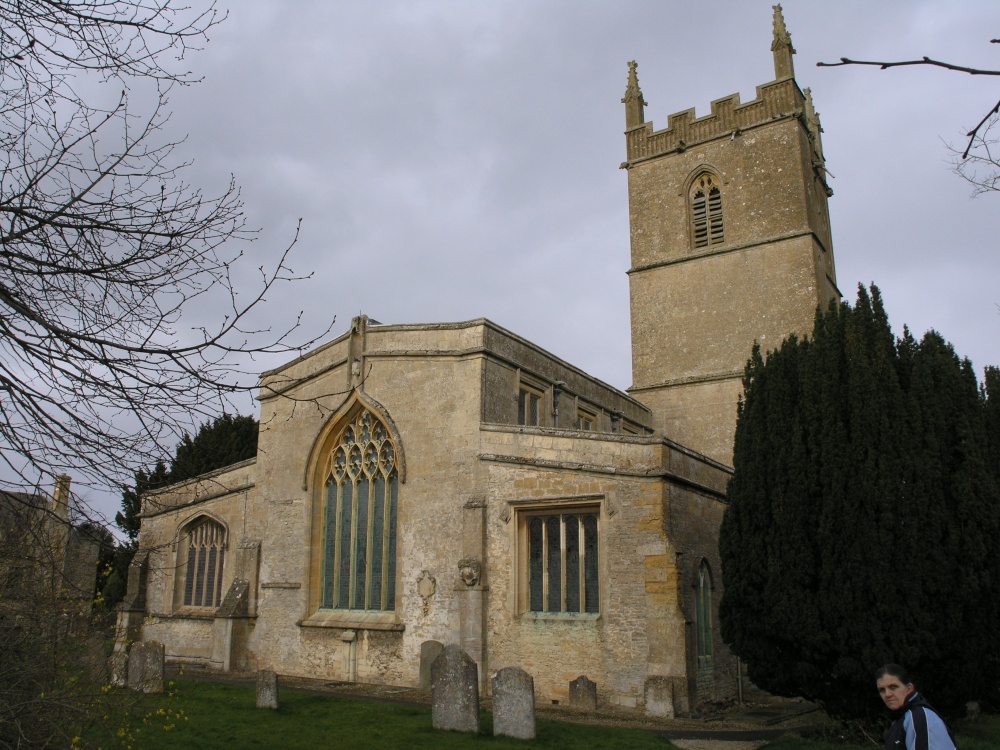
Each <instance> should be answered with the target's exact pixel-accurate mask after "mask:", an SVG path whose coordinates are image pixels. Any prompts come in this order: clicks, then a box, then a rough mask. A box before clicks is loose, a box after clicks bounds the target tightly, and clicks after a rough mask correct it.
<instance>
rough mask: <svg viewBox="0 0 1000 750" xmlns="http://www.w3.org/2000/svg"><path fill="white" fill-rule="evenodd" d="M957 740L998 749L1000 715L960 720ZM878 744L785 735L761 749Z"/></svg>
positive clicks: (973, 747)
mask: <svg viewBox="0 0 1000 750" xmlns="http://www.w3.org/2000/svg"><path fill="white" fill-rule="evenodd" d="M954 731H955V740H956V744H957V745H958V747H960V748H961V749H962V750H998V748H1000V716H980V717H979V718H978V719H976V720H975V721H964V722H958V723H957V724H956V725H955V726H954ZM875 739H877V740H879V742H878V744H874V743H871V742H869V743H866V744H857V743H851V744H848V743H842V742H833V741H820V740H806V739H801V738H799V737H792V736H785V737H782V738H781V739H778V740H775V741H774V742H769V743H767V744H766V745H764V747H763V748H761V750H855V749H857V750H860V749H861V748H864V749H865V750H873V749H874V748H881V747H882V742H881V736H879V737H876V738H875Z"/></svg>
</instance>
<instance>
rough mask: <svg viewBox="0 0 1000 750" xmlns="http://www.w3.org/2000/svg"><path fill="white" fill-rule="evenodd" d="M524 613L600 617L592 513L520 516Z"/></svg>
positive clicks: (588, 511) (593, 516)
mask: <svg viewBox="0 0 1000 750" xmlns="http://www.w3.org/2000/svg"><path fill="white" fill-rule="evenodd" d="M525 523H526V526H527V529H526V534H525V536H526V541H527V545H528V549H527V579H528V592H527V593H528V597H527V606H528V610H529V611H530V612H594V613H596V612H600V583H599V581H600V577H599V557H598V556H599V552H598V535H597V530H598V524H597V513H596V511H595V510H593V509H588V510H586V511H573V512H569V513H554V514H553V513H546V512H537V513H536V512H530V513H526V514H525Z"/></svg>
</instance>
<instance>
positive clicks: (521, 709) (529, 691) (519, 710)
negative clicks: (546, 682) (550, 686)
mask: <svg viewBox="0 0 1000 750" xmlns="http://www.w3.org/2000/svg"><path fill="white" fill-rule="evenodd" d="M491 686H492V690H493V734H494V735H498V734H502V735H506V736H507V737H514V738H515V739H519V740H533V739H535V681H534V680H533V679H532V678H531V675H530V674H528V673H527V672H525V671H524V670H523V669H519V668H518V667H506V668H504V669H501V670H500V671H499V672H496V673H495V674H494V675H493V679H492V681H491Z"/></svg>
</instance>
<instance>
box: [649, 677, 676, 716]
mask: <svg viewBox="0 0 1000 750" xmlns="http://www.w3.org/2000/svg"><path fill="white" fill-rule="evenodd" d="M646 716H659V717H662V718H665V719H672V718H674V684H673V682H671V681H670V678H669V677H650V678H649V679H648V680H646Z"/></svg>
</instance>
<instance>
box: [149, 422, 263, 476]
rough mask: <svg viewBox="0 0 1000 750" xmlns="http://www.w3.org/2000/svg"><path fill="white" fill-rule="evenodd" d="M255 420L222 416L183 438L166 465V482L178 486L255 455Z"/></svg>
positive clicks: (256, 427) (256, 425)
mask: <svg viewBox="0 0 1000 750" xmlns="http://www.w3.org/2000/svg"><path fill="white" fill-rule="evenodd" d="M257 431H258V424H257V420H256V419H254V418H253V417H242V416H233V415H232V414H223V415H222V416H220V417H217V418H216V419H215V420H213V421H212V422H205V424H203V425H201V427H199V428H198V432H196V433H195V435H194V437H191V436H190V435H184V437H183V438H182V439H181V442H180V443H179V444H178V445H177V450H176V452H175V454H174V460H173V461H172V462H171V464H170V474H169V477H168V478H169V480H170V482H182V481H184V480H185V479H191V478H192V477H196V476H199V475H201V474H204V473H206V472H209V471H213V470H215V469H221V468H223V467H225V466H231V465H232V464H235V463H239V462H240V461H244V460H246V459H248V458H253V457H254V456H256V455H257Z"/></svg>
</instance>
